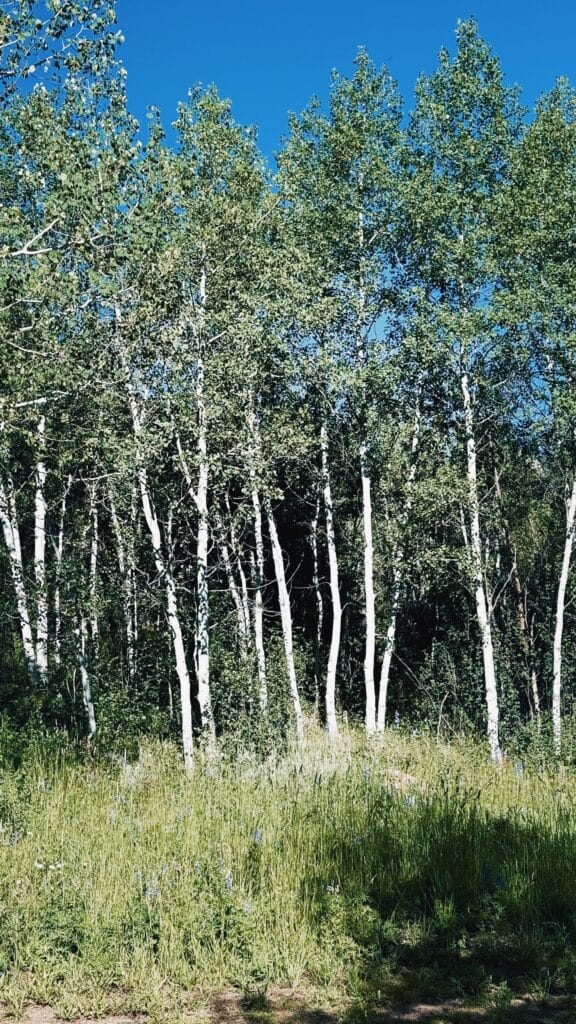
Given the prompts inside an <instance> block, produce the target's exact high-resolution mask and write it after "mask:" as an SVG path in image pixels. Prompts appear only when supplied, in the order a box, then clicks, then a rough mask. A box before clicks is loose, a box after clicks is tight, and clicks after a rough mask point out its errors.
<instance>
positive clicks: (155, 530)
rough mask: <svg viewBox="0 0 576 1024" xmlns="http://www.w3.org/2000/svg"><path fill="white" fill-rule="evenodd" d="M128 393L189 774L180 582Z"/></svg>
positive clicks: (189, 703) (189, 723) (189, 719)
mask: <svg viewBox="0 0 576 1024" xmlns="http://www.w3.org/2000/svg"><path fill="white" fill-rule="evenodd" d="M128 396H129V400H130V409H131V413H132V423H133V428H134V436H135V439H136V448H137V470H136V476H137V480H138V486H139V489H140V499H141V502H142V511H143V512H144V519H145V521H146V526H147V527H148V532H149V534H150V539H151V541H152V550H153V553H154V561H155V564H156V569H157V571H158V575H159V577H160V579H161V580H162V581H163V583H164V587H165V590H166V611H167V616H168V626H169V628H170V633H171V635H172V645H173V650H174V658H175V661H176V673H177V675H178V682H179V683H180V708H181V713H182V749H183V754H184V766H185V769H186V771H187V772H188V773H191V772H192V771H193V769H194V762H193V757H192V748H193V740H192V699H191V693H190V674H189V672H188V665H187V663H186V649H185V647H184V638H183V636H182V626H181V624H180V616H179V614H178V596H177V591H176V582H175V580H174V576H173V574H172V570H171V567H170V565H169V563H168V561H167V559H166V557H165V555H164V550H163V544H162V534H161V532H160V524H159V522H158V518H157V516H156V513H155V511H154V508H153V505H152V499H151V496H150V489H149V486H148V475H147V472H146V468H145V466H144V461H143V457H142V451H141V434H142V426H141V422H140V414H139V411H138V405H137V402H136V398H135V396H134V395H133V393H132V391H131V390H130V389H129V391H128Z"/></svg>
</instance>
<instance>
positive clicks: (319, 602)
mask: <svg viewBox="0 0 576 1024" xmlns="http://www.w3.org/2000/svg"><path fill="white" fill-rule="evenodd" d="M319 518H320V495H319V496H318V498H317V499H316V508H315V511H314V518H313V519H312V527H311V531H310V545H311V547H312V586H313V587H314V596H315V598H316V638H315V644H314V704H315V708H316V714H319V713H320V660H321V654H322V629H323V626H324V601H323V599H322V591H321V589H320V573H319V567H318V520H319Z"/></svg>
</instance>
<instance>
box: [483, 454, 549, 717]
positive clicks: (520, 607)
mask: <svg viewBox="0 0 576 1024" xmlns="http://www.w3.org/2000/svg"><path fill="white" fill-rule="evenodd" d="M494 484H495V490H496V500H497V502H498V507H499V509H500V518H501V520H502V528H503V532H504V543H505V545H506V549H507V552H508V557H509V560H510V579H511V583H512V590H513V593H514V600H515V603H516V613H517V616H518V628H519V630H520V639H521V642H522V647H523V649H524V655H525V658H526V665H527V669H528V675H529V679H530V690H531V697H532V706H533V711H534V714H535V716H536V718H537V719H538V724H539V725H540V694H539V692H538V678H537V676H536V667H535V658H534V644H533V637H532V633H531V631H530V628H529V626H528V617H527V615H526V608H525V605H524V590H523V588H522V583H521V580H520V573H519V572H518V559H517V556H516V545H515V544H514V542H513V540H512V535H511V533H510V525H509V523H508V519H507V517H506V515H505V513H504V499H503V496H502V487H501V485H500V473H499V472H498V468H497V466H496V465H494Z"/></svg>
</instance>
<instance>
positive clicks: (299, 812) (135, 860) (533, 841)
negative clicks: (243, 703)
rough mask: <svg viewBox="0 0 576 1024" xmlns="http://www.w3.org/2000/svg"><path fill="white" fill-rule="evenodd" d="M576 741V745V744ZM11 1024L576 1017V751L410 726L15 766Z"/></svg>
mask: <svg viewBox="0 0 576 1024" xmlns="http://www.w3.org/2000/svg"><path fill="white" fill-rule="evenodd" d="M575 749H576V747H575ZM0 782H1V784H0V1024H2V1021H4V1020H6V1021H7V1020H9V1019H17V1020H20V1019H22V1020H24V1021H25V1022H26V1024H54V1022H55V1021H57V1020H67V1021H82V1022H84V1024H87V1022H89V1021H92V1020H98V1021H100V1022H101V1024H123V1022H125V1021H126V1022H128V1021H133V1022H135V1024H336V1022H338V1024H401V1022H408V1021H414V1022H420V1021H421V1022H425V1021H426V1022H429V1024H441V1022H445V1024H448V1022H451V1024H458V1022H459V1024H474V1022H478V1024H481V1022H485V1024H505V1022H510V1024H521V1022H526V1024H546V1022H549V1021H550V1022H551V1021H558V1022H561V1024H576V1001H575V999H576V771H575V770H574V767H573V766H571V765H560V764H558V763H557V762H554V761H553V760H550V759H549V755H548V753H547V752H546V750H543V749H541V748H540V747H532V748H530V749H526V748H525V749H524V750H522V752H520V750H517V751H516V752H515V753H514V754H512V753H510V754H509V755H508V757H507V759H506V761H505V763H504V765H503V766H502V767H501V768H500V769H498V768H495V766H494V765H492V764H491V763H490V762H489V760H488V758H487V756H486V749H485V746H484V745H483V744H481V743H479V742H476V741H472V740H469V739H461V740H454V741H452V742H450V743H444V742H440V741H439V740H438V738H437V737H436V736H431V737H427V736H422V735H421V736H417V737H415V736H411V735H408V734H405V733H402V732H401V731H400V730H398V731H392V730H390V731H389V732H388V733H387V734H386V735H385V737H384V739H383V740H382V741H375V742H370V743H369V744H367V743H366V741H365V740H364V739H363V737H362V736H361V735H360V734H359V733H354V732H352V731H349V732H348V733H346V734H345V735H344V736H343V737H342V739H341V742H340V743H339V744H338V745H329V744H328V743H327V741H326V740H325V738H323V737H319V736H317V735H311V736H310V737H309V738H308V739H307V743H306V745H305V746H304V747H302V748H300V749H299V750H297V751H287V752H283V753H280V754H278V755H277V756H276V755H275V756H269V757H268V758H266V759H262V758H261V757H256V756H255V755H254V756H252V755H248V754H245V753H243V752H242V751H240V752H238V751H234V752H233V754H226V752H222V754H221V756H220V757H219V759H217V760H214V759H211V760H209V761H208V760H203V759H201V758H200V757H199V758H198V760H197V765H196V771H195V774H194V777H193V778H192V779H190V778H187V777H186V776H185V775H184V773H183V771H182V769H181V766H180V760H179V753H178V750H177V749H176V748H174V747H172V746H170V745H169V744H165V745H161V744H156V745H154V744H148V745H146V744H144V745H143V747H142V749H141V751H140V756H139V758H138V759H137V760H135V761H134V762H130V761H127V760H125V759H122V760H120V759H117V760H115V761H112V762H111V761H110V759H107V760H106V759H98V758H96V757H92V758H89V759H86V758H84V759H80V760H79V759H78V758H77V757H75V756H70V755H68V754H66V756H65V757H62V756H59V757H57V758H55V757H54V756H53V752H52V753H50V754H46V755H44V754H40V756H38V754H37V753H36V754H35V755H34V757H31V758H30V759H28V760H23V761H22V762H21V763H20V765H18V766H17V767H10V766H9V765H6V766H4V767H3V768H2V771H1V772H0Z"/></svg>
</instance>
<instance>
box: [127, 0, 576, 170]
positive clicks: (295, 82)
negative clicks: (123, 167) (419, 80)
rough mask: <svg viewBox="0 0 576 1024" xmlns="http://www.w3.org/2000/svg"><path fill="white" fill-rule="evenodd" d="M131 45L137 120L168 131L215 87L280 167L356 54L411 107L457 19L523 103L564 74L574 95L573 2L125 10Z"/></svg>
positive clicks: (169, 3)
mask: <svg viewBox="0 0 576 1024" xmlns="http://www.w3.org/2000/svg"><path fill="white" fill-rule="evenodd" d="M117 7H118V15H119V22H120V26H121V28H122V30H123V32H124V34H125V36H126V43H125V45H124V46H123V47H122V50H121V56H122V59H123V61H124V64H125V66H126V68H127V70H128V97H129V101H130V106H131V109H132V112H133V113H134V114H135V115H136V116H137V117H138V118H139V119H140V120H144V119H145V111H146V107H147V106H148V105H150V104H155V105H157V106H159V107H160V108H161V110H162V113H163V120H164V122H165V123H166V124H169V123H170V122H171V121H172V120H173V119H174V115H175V110H176V104H177V102H178V100H180V99H184V98H185V97H186V94H187V91H188V89H189V87H190V86H191V85H194V84H195V83H196V82H202V83H203V84H204V85H208V84H210V83H211V82H214V83H215V84H216V85H217V87H218V89H219V91H220V93H221V94H222V95H224V96H228V97H230V99H231V100H232V102H233V110H234V114H235V117H236V119H237V120H238V121H240V122H242V123H244V124H256V125H257V126H258V127H259V136H260V145H261V148H262V150H263V152H264V153H265V154H266V155H267V156H268V157H269V158H270V159H271V161H272V155H273V153H274V150H276V149H278V147H279V145H280V140H281V137H282V135H283V134H284V133H285V132H286V129H287V112H288V110H295V111H300V110H302V108H303V107H304V106H306V104H307V102H308V100H309V98H310V96H311V95H313V94H316V95H318V96H319V97H320V98H321V99H323V98H325V97H326V95H327V92H328V88H329V80H330V71H331V69H332V68H337V69H338V70H339V71H341V72H343V73H345V74H348V73H349V72H350V71H351V69H352V62H353V59H354V55H355V53H356V50H357V48H358V46H360V45H362V46H365V47H366V48H367V50H368V52H369V53H370V55H371V57H372V58H373V59H374V61H375V62H376V63H377V64H386V65H387V66H388V68H389V69H390V71H391V73H392V75H393V76H394V77H395V78H396V79H397V80H398V82H399V85H400V89H401V92H402V94H403V96H404V98H405V101H406V104H407V106H408V107H410V105H411V101H412V93H413V86H414V81H415V79H416V77H417V76H418V74H419V73H420V72H422V71H424V72H431V71H433V70H434V67H435V65H436V58H437V54H438V50H439V48H440V47H441V46H442V45H446V46H448V47H449V48H450V49H452V48H453V45H454V27H455V25H456V21H457V20H458V18H466V17H469V16H470V15H471V14H473V15H475V17H476V18H477V20H478V22H479V25H480V30H481V32H482V34H483V35H484V36H485V38H486V39H487V40H488V41H489V43H490V44H491V46H492V47H493V49H494V50H495V52H496V53H497V54H498V56H499V57H500V59H501V61H502V65H503V68H504V71H505V73H506V77H507V80H508V81H509V82H510V83H517V84H519V85H521V86H522V87H523V97H524V102H525V103H526V104H527V105H532V104H533V103H534V100H535V99H536V98H537V96H538V95H540V93H541V92H543V91H544V90H546V89H549V88H550V87H551V86H552V85H553V83H554V80H555V78H556V77H557V76H558V75H566V76H568V77H569V78H570V79H571V80H572V81H573V82H574V83H575V84H576V3H575V2H574V0H547V2H543V0H500V2H499V3H498V2H496V0H395V2H392V0H347V2H343V0H332V2H330V0H292V2H290V3H284V4H278V3H276V4H274V3H273V2H272V0H267V2H265V0H244V2H236V3H234V2H232V0H211V2H205V3H198V2H190V0H162V2H158V0H118V3H117Z"/></svg>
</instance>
